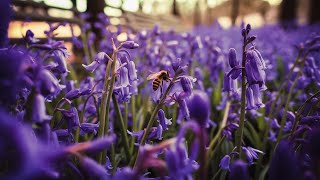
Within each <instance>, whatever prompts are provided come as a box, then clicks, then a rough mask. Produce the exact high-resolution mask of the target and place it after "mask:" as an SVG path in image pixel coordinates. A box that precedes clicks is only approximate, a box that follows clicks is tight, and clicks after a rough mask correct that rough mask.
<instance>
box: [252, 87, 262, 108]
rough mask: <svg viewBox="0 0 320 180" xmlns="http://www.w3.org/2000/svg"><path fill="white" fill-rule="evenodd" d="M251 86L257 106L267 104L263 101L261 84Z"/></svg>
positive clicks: (260, 106)
mask: <svg viewBox="0 0 320 180" xmlns="http://www.w3.org/2000/svg"><path fill="white" fill-rule="evenodd" d="M249 88H251V89H252V93H253V99H254V104H255V106H256V107H257V108H262V107H264V106H265V105H264V104H263V103H262V96H261V92H260V88H259V85H257V84H253V85H251V86H250V87H249Z"/></svg>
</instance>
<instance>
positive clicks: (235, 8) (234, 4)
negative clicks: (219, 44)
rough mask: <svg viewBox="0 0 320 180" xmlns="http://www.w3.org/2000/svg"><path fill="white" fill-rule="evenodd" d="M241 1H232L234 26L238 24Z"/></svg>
mask: <svg viewBox="0 0 320 180" xmlns="http://www.w3.org/2000/svg"><path fill="white" fill-rule="evenodd" d="M239 1H240V0H232V1H231V22H232V25H235V24H236V20H237V17H238V14H239Z"/></svg>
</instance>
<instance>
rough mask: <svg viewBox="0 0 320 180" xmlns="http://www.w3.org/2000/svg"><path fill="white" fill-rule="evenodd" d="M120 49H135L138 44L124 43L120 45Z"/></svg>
mask: <svg viewBox="0 0 320 180" xmlns="http://www.w3.org/2000/svg"><path fill="white" fill-rule="evenodd" d="M122 47H123V48H126V49H136V48H138V47H139V44H137V43H135V42H134V41H125V42H123V43H122Z"/></svg>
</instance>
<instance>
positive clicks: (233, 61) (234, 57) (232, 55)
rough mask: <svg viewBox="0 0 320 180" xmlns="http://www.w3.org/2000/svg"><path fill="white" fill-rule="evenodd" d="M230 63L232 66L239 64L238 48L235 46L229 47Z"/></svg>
mask: <svg viewBox="0 0 320 180" xmlns="http://www.w3.org/2000/svg"><path fill="white" fill-rule="evenodd" d="M229 65H230V67H231V68H234V67H236V66H239V60H238V59H237V54H236V50H235V49H234V48H230V49H229Z"/></svg>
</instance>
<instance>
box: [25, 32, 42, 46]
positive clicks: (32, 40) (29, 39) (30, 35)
mask: <svg viewBox="0 0 320 180" xmlns="http://www.w3.org/2000/svg"><path fill="white" fill-rule="evenodd" d="M24 38H25V40H26V41H27V42H28V43H30V44H32V43H37V42H39V41H40V40H39V39H37V38H35V37H34V33H33V32H32V31H31V30H30V29H28V30H27V32H26V36H25V37H24Z"/></svg>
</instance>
